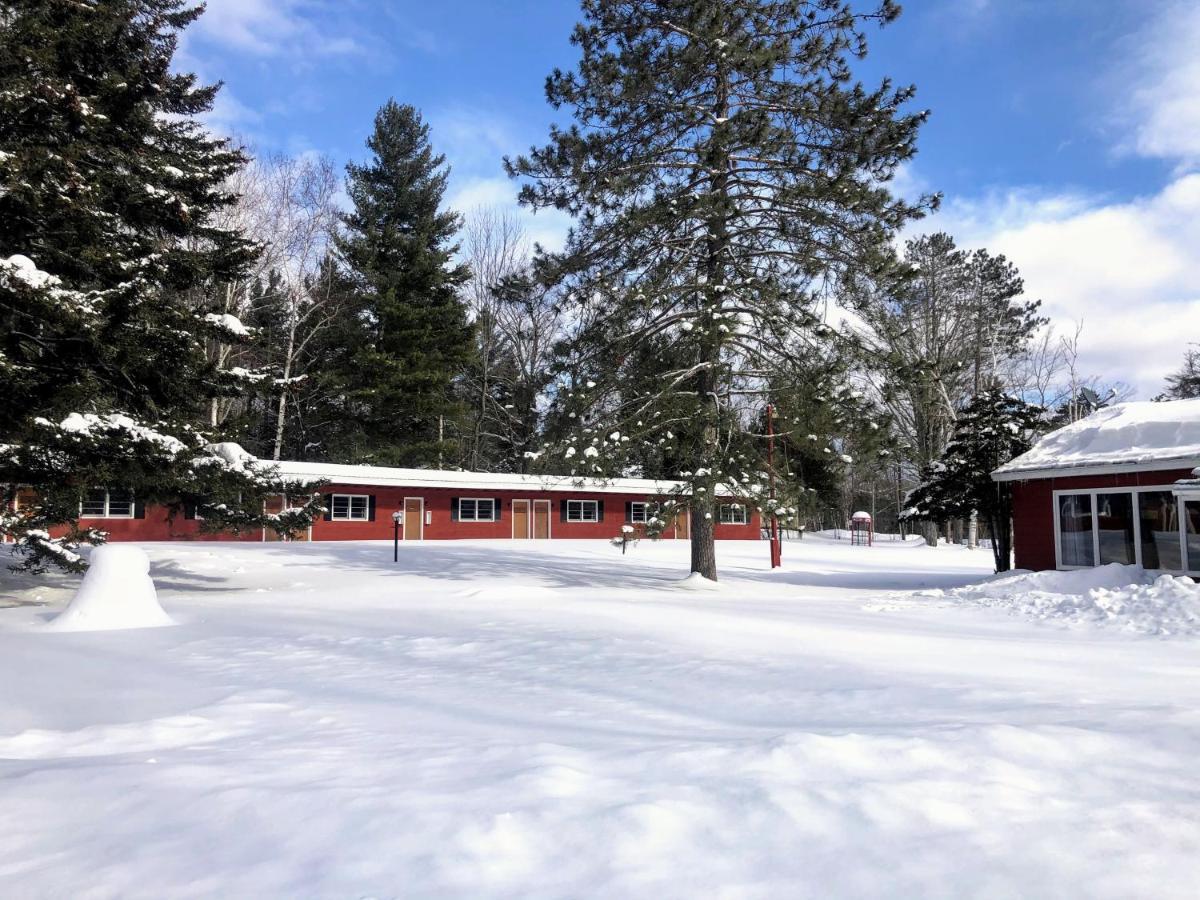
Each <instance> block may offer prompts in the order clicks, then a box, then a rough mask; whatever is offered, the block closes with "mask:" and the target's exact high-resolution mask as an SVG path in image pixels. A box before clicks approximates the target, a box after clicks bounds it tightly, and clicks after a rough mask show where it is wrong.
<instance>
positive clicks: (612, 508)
mask: <svg viewBox="0 0 1200 900" xmlns="http://www.w3.org/2000/svg"><path fill="white" fill-rule="evenodd" d="M321 492H322V493H325V494H372V495H374V497H375V521H373V522H347V521H336V522H335V521H326V520H324V519H318V520H317V521H316V522H315V523H313V540H314V541H362V540H378V539H383V538H391V536H392V513H393V512H395V511H397V510H402V509H403V508H404V498H405V497H421V498H423V499H424V501H425V511H426V512H427V513H429V516H428V518H429V524H427V525H425V527H424V538H425V540H447V539H449V540H453V539H463V538H506V539H511V538H512V529H513V520H512V502H513V500H526V499H527V500H530V501H531V502H530V517H531V520H532V515H533V503H532V501H533V500H546V499H549V500H550V536H551V537H552V538H613V537H617V536H618V535H620V533H621V526H622V525H624V524H625V504H626V502H628V501H633V502H641V501H646V500H652V499H653V498H648V497H646V496H645V495H642V494H601V493H595V492H588V491H579V492H577V493H576V492H571V493H567V492H565V491H555V492H550V491H542V492H529V491H525V492H514V491H468V490H458V489H454V488H420V489H416V490H413V489H406V488H393V487H369V486H366V485H330V486H327V487H324V488H322V489H321ZM456 497H467V498H474V497H482V498H487V497H492V498H495V499H497V500H499V501H500V503H499V506H500V518H499V521H496V522H460V521H454V520H452V519H451V518H450V507H451V500H453V499H454V498H456ZM568 498H569V499H571V500H597V501H599V502H601V503H603V504H604V518H603V520H602V521H600V522H564V521H563V520H562V514H561V511H560V510H561V503H562V501H563V500H566V499H568ZM750 514H751V515H750V521H749V523H748V524H746V525H720V524H719V525H717V528H716V536H717V539H718V540H758V538H759V537H760V536H761V534H760V525H759V514H758V511H757V510H755V509H753V508H752V509H751V510H750ZM663 537H666V538H673V537H675V529H674V527H673V526H672V527H670V528H668V529H667V531H666V532H665V533H664V534H663Z"/></svg>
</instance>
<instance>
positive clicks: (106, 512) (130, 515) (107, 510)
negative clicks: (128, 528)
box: [79, 488, 137, 519]
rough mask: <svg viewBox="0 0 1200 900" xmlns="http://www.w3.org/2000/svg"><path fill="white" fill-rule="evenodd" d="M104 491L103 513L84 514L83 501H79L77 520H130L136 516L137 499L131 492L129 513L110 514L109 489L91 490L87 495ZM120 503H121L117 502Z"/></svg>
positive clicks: (110, 493)
mask: <svg viewBox="0 0 1200 900" xmlns="http://www.w3.org/2000/svg"><path fill="white" fill-rule="evenodd" d="M100 491H104V513H103V514H102V515H97V514H95V513H85V512H84V511H83V503H84V501H83V500H82V499H81V500H80V501H79V518H81V519H132V518H133V517H134V516H135V515H136V514H137V498H136V497H134V495H133V491H130V492H129V512H127V513H113V512H112V490H111V489H110V488H92V490H90V491H88V493H93V492H96V493H98V492H100ZM118 502H122V501H118Z"/></svg>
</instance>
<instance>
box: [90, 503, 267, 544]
mask: <svg viewBox="0 0 1200 900" xmlns="http://www.w3.org/2000/svg"><path fill="white" fill-rule="evenodd" d="M79 524H80V525H83V526H85V527H88V528H95V529H96V530H98V531H107V532H108V538H109V540H111V541H261V540H262V531H261V530H260V529H255V530H253V531H249V532H244V533H242V534H228V533H221V532H218V533H213V532H207V533H206V532H202V531H201V530H200V523H199V522H197V521H196V520H195V519H185V518H183V516H181V515H180V516H176V517H175V520H174V521H173V522H172V521H170V520H169V519H168V518H167V510H166V508H165V507H161V506H147V507H146V517H145V518H144V519H93V518H90V517H86V516H85V517H84V518H81V519H80V520H79Z"/></svg>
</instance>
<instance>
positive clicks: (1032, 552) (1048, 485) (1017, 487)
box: [1013, 468, 1192, 570]
mask: <svg viewBox="0 0 1200 900" xmlns="http://www.w3.org/2000/svg"><path fill="white" fill-rule="evenodd" d="M1191 471H1192V470H1191V469H1190V468H1186V469H1169V470H1165V471H1156V472H1129V473H1125V474H1121V475H1076V476H1072V477H1060V478H1037V479H1034V480H1031V481H1017V482H1014V483H1013V556H1014V562H1015V564H1016V566H1017V568H1018V569H1035V570H1039V569H1053V568H1054V567H1055V561H1054V541H1055V534H1054V494H1053V492H1054V491H1088V490H1093V489H1095V488H1119V487H1156V486H1158V485H1166V486H1170V485H1171V484H1172V483H1174V482H1176V481H1178V480H1179V479H1181V478H1190V477H1191Z"/></svg>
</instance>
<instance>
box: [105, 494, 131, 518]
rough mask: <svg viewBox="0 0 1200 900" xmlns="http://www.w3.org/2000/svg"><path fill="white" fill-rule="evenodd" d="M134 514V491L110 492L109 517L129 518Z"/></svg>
mask: <svg viewBox="0 0 1200 900" xmlns="http://www.w3.org/2000/svg"><path fill="white" fill-rule="evenodd" d="M132 515H133V493H132V492H130V491H109V492H108V517H109V518H110V519H120V518H127V517H129V516H132Z"/></svg>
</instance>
